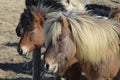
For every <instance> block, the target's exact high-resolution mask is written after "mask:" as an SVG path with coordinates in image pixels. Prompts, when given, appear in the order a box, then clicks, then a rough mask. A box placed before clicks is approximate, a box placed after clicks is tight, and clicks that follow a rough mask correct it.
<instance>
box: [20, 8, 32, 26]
mask: <svg viewBox="0 0 120 80" xmlns="http://www.w3.org/2000/svg"><path fill="white" fill-rule="evenodd" d="M33 19H34V17H33V16H32V14H31V12H30V10H29V9H25V10H24V12H23V13H22V14H21V17H20V22H19V23H20V25H21V27H23V28H27V27H28V25H31V23H32V22H33Z"/></svg>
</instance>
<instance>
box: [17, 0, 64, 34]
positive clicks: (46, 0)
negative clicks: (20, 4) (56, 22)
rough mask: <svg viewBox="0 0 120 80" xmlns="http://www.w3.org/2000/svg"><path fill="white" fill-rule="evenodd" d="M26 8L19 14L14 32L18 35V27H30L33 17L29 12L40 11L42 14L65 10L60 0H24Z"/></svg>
mask: <svg viewBox="0 0 120 80" xmlns="http://www.w3.org/2000/svg"><path fill="white" fill-rule="evenodd" d="M25 3H26V8H25V9H24V12H23V13H22V14H21V16H20V21H19V24H18V26H17V28H16V33H17V35H18V36H19V33H20V31H19V28H23V29H24V28H30V29H31V28H32V26H31V27H30V25H31V24H32V22H33V20H34V17H33V15H32V13H31V12H42V13H43V14H46V13H49V12H53V11H66V9H65V6H64V5H62V3H60V0H26V1H25Z"/></svg>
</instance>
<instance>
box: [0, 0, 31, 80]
mask: <svg viewBox="0 0 120 80" xmlns="http://www.w3.org/2000/svg"><path fill="white" fill-rule="evenodd" d="M24 7H25V6H24V0H0V80H31V75H30V74H29V72H25V71H23V69H22V65H23V64H24V63H25V62H27V61H29V60H28V59H26V58H23V57H21V56H20V55H19V54H18V53H17V44H18V41H19V38H18V37H17V36H16V33H15V28H16V26H17V24H18V21H19V17H20V14H21V13H22V11H23V9H24Z"/></svg>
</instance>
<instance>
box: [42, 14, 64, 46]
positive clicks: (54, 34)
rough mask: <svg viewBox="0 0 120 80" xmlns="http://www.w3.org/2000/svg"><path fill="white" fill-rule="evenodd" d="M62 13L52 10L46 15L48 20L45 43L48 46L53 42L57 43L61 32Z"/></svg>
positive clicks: (45, 23)
mask: <svg viewBox="0 0 120 80" xmlns="http://www.w3.org/2000/svg"><path fill="white" fill-rule="evenodd" d="M59 19H60V13H56V12H52V13H50V14H48V15H47V16H46V21H45V22H44V25H43V26H44V30H45V35H46V37H45V45H46V47H48V46H49V45H50V43H51V42H52V45H55V44H56V41H57V38H58V36H59V35H60V34H61V28H62V27H61V26H62V24H61V22H60V20H59Z"/></svg>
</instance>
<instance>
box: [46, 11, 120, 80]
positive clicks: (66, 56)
mask: <svg viewBox="0 0 120 80" xmlns="http://www.w3.org/2000/svg"><path fill="white" fill-rule="evenodd" d="M61 16H62V19H61ZM47 19H48V21H46V22H45V25H44V30H45V33H46V35H45V36H46V37H45V38H46V39H45V40H46V41H45V44H46V47H47V48H48V49H47V52H46V55H45V61H46V64H47V65H48V67H47V69H48V71H53V72H57V70H58V72H59V70H62V71H63V73H62V74H64V70H66V69H65V68H68V67H69V66H70V65H69V66H68V65H67V63H68V61H69V60H71V59H73V58H74V57H76V58H77V59H79V62H80V63H81V66H82V71H83V72H85V74H86V76H87V78H88V80H113V78H114V77H115V75H116V74H117V72H118V70H119V68H120V52H119V43H120V41H119V35H120V26H116V24H118V23H117V22H114V21H109V20H108V21H106V20H99V19H95V18H92V17H89V16H87V15H84V14H80V13H77V12H75V13H74V12H73V13H71V14H68V15H67V14H65V13H57V12H56V13H51V14H50V15H48V17H47ZM47 24H49V25H50V26H49V25H47ZM51 24H56V25H52V26H51ZM65 24H69V26H67V25H65ZM118 25H120V24H118ZM48 27H49V28H48ZM67 27H68V28H67ZM68 29H69V30H68ZM57 30H60V31H59V32H58V31H57ZM69 31H71V32H69ZM53 32H54V33H53ZM60 32H61V33H60ZM56 34H57V36H56ZM48 36H50V37H48ZM51 37H52V38H51ZM59 38H60V40H59ZM51 43H52V44H51ZM75 51H76V52H75Z"/></svg>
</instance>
